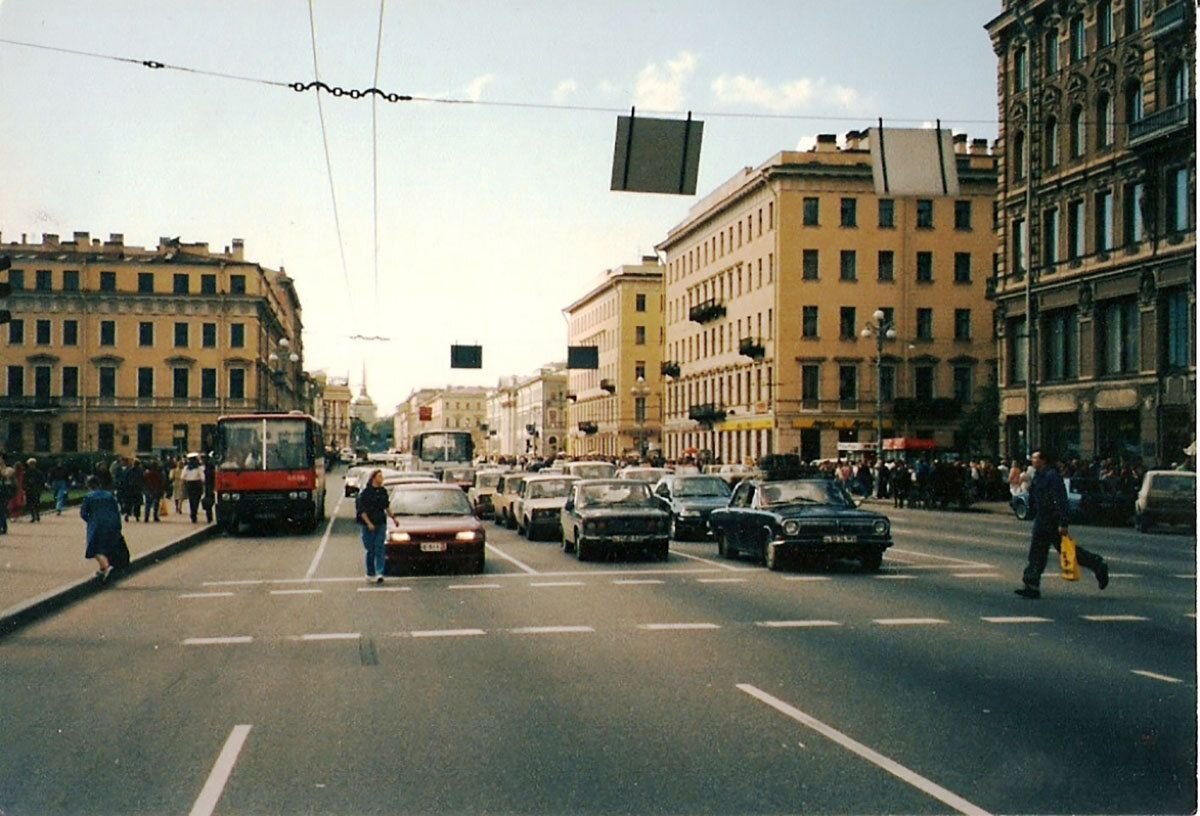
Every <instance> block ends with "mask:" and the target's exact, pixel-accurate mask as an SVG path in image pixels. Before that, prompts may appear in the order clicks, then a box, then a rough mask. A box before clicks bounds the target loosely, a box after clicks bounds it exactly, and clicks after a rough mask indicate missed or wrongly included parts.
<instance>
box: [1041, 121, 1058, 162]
mask: <svg viewBox="0 0 1200 816" xmlns="http://www.w3.org/2000/svg"><path fill="white" fill-rule="evenodd" d="M1044 150H1045V154H1046V166H1047V167H1058V119H1056V118H1055V117H1053V116H1051V117H1050V118H1049V119H1048V120H1046V145H1045V148H1044Z"/></svg>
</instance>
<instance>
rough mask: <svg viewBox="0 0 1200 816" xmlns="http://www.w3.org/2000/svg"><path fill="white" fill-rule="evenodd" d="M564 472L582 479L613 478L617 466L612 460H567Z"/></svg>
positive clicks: (564, 464)
mask: <svg viewBox="0 0 1200 816" xmlns="http://www.w3.org/2000/svg"><path fill="white" fill-rule="evenodd" d="M562 472H563V473H565V474H567V475H568V476H578V477H579V478H580V479H611V478H613V476H614V475H616V472H617V468H616V465H614V464H612V463H611V462H565V463H563V465H562Z"/></svg>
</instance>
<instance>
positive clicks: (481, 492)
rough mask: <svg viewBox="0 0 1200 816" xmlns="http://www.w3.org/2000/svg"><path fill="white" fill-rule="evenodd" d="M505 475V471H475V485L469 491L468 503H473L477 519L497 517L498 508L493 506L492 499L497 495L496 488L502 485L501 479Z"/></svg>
mask: <svg viewBox="0 0 1200 816" xmlns="http://www.w3.org/2000/svg"><path fill="white" fill-rule="evenodd" d="M503 475H504V471H502V470H477V471H475V483H474V484H473V485H471V487H470V489H468V490H467V501H469V502H471V506H472V507H474V508H475V515H476V516H477V517H479V518H494V517H495V515H496V508H495V506H494V505H493V504H492V498H493V497H494V496H495V495H496V487H497V486H498V485H499V484H500V477H501V476H503Z"/></svg>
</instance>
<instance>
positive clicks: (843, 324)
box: [838, 306, 858, 340]
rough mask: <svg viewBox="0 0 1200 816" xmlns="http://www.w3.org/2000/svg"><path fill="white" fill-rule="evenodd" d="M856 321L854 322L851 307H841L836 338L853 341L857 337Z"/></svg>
mask: <svg viewBox="0 0 1200 816" xmlns="http://www.w3.org/2000/svg"><path fill="white" fill-rule="evenodd" d="M856 324H857V320H855V309H854V307H853V306H843V307H842V311H841V319H840V320H839V323H838V325H839V331H838V336H839V337H841V339H843V340H853V339H855V338H856V337H858V327H857V325H856Z"/></svg>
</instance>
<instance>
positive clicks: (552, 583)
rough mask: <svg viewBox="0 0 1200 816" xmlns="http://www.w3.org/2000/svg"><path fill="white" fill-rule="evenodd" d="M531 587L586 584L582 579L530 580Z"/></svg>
mask: <svg viewBox="0 0 1200 816" xmlns="http://www.w3.org/2000/svg"><path fill="white" fill-rule="evenodd" d="M529 585H530V586H531V587H569V586H587V584H585V583H584V582H583V581H531V582H530V583H529Z"/></svg>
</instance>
